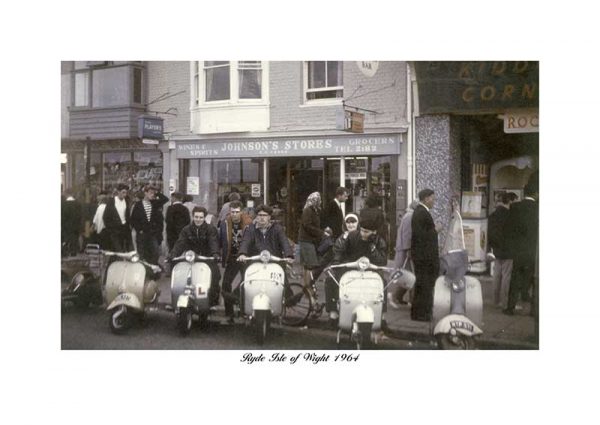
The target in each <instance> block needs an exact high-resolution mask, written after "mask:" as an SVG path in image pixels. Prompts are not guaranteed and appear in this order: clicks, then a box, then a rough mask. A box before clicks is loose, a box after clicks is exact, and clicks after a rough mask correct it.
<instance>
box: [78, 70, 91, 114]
mask: <svg viewBox="0 0 600 425" xmlns="http://www.w3.org/2000/svg"><path fill="white" fill-rule="evenodd" d="M88 84H89V74H88V73H87V72H78V73H77V74H75V106H89V101H88V93H89V92H88Z"/></svg>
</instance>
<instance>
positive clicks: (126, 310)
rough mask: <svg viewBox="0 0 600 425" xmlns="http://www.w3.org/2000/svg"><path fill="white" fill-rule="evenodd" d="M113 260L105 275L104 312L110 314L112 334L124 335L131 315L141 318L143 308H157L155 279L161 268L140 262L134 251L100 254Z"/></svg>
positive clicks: (144, 309)
mask: <svg viewBox="0 0 600 425" xmlns="http://www.w3.org/2000/svg"><path fill="white" fill-rule="evenodd" d="M103 254H104V255H106V256H115V257H117V258H118V260H117V261H113V262H112V263H110V265H109V266H108V270H107V271H106V291H105V293H106V303H107V304H108V307H107V308H106V310H107V311H108V312H109V313H110V317H109V322H108V323H109V326H110V329H111V331H112V332H114V333H116V334H121V333H124V332H125V331H126V330H127V329H128V328H129V327H130V325H131V315H132V313H133V314H137V315H138V316H140V317H141V318H143V317H144V316H145V313H146V306H148V305H154V307H155V308H158V296H159V295H160V290H159V288H158V284H157V282H156V281H157V279H158V277H159V276H160V272H161V268H160V267H159V266H157V265H155V264H150V263H147V262H145V261H143V260H141V259H140V256H139V254H138V253H137V252H136V251H131V252H112V251H103Z"/></svg>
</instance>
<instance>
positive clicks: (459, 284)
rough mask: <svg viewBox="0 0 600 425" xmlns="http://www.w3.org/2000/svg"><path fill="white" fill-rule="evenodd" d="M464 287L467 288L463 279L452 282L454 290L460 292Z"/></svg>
mask: <svg viewBox="0 0 600 425" xmlns="http://www.w3.org/2000/svg"><path fill="white" fill-rule="evenodd" d="M463 289H465V283H464V282H463V281H462V280H459V281H458V282H452V290H453V291H454V292H460V291H462V290H463Z"/></svg>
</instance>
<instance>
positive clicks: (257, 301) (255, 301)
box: [252, 293, 271, 311]
mask: <svg viewBox="0 0 600 425" xmlns="http://www.w3.org/2000/svg"><path fill="white" fill-rule="evenodd" d="M256 310H269V311H271V300H270V299H269V297H268V296H267V295H266V294H263V293H260V294H257V295H255V296H254V298H252V311H256Z"/></svg>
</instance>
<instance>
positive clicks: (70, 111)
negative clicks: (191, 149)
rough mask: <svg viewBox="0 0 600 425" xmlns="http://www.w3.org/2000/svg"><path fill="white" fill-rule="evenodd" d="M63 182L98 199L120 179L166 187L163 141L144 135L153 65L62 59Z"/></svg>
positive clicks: (83, 195) (137, 185) (132, 184)
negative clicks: (147, 140)
mask: <svg viewBox="0 0 600 425" xmlns="http://www.w3.org/2000/svg"><path fill="white" fill-rule="evenodd" d="M61 85H62V102H61V103H62V118H61V123H62V125H61V136H62V137H61V152H62V154H63V164H62V187H63V189H68V190H71V191H72V192H74V193H75V195H76V196H77V197H78V198H79V199H82V200H83V199H85V200H87V202H92V203H94V202H95V198H96V196H97V194H98V192H99V191H100V190H107V191H111V190H114V189H115V188H116V186H117V185H118V184H119V183H124V184H127V185H128V186H130V188H131V189H132V190H134V191H135V190H138V189H139V188H141V187H142V186H143V185H144V184H146V183H151V184H154V185H156V186H158V187H162V184H163V154H162V152H161V151H160V149H159V148H158V144H157V143H158V142H156V143H154V142H152V144H148V143H144V141H143V140H142V139H140V138H139V137H138V124H139V117H140V116H143V115H144V114H145V113H146V112H147V107H146V105H147V103H148V78H147V64H146V63H145V62H141V61H64V62H62V63H61Z"/></svg>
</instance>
